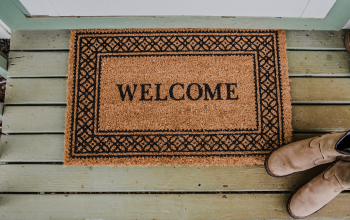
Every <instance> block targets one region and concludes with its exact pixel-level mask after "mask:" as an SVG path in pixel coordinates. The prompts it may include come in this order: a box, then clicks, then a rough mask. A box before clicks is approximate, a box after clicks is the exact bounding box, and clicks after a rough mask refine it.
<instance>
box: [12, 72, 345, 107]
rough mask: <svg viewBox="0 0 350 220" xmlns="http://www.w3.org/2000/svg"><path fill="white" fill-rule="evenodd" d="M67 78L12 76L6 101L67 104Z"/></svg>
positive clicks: (13, 102) (14, 102)
mask: <svg viewBox="0 0 350 220" xmlns="http://www.w3.org/2000/svg"><path fill="white" fill-rule="evenodd" d="M66 80H67V79H66V78H10V79H8V80H7V85H6V87H7V88H6V96H5V103H7V104H20V103H22V104H66V88H67V82H66ZM349 80H350V79H349ZM349 100H350V99H349Z"/></svg>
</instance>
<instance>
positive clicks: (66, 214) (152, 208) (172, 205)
mask: <svg viewBox="0 0 350 220" xmlns="http://www.w3.org/2000/svg"><path fill="white" fill-rule="evenodd" d="M289 196H290V195H289V194H285V193H283V194H271V193H270V194H269V193H263V194H256V193H252V194H224V193H223V194H168V195H165V194H158V195H148V194H93V195H88V194H83V195H82V194H78V195H74V194H60V195H1V196H0V213H1V214H0V216H1V217H2V219H20V220H22V219H28V220H30V219H33V220H41V219H45V220H46V219H61V220H64V219H69V220H75V219H77V220H78V219H79V220H80V219H191V220H192V219H291V218H290V216H288V214H287V212H286V207H285V204H286V202H287V200H288V198H289ZM349 202H350V196H349V194H341V195H339V196H338V197H337V198H335V199H334V200H333V201H331V202H330V203H329V204H328V205H327V206H326V207H325V208H324V209H322V210H321V211H320V212H318V213H316V214H314V215H313V216H311V217H309V218H308V219H315V220H316V219H318V220H319V219H328V220H332V219H345V218H348V216H349V215H350V210H349Z"/></svg>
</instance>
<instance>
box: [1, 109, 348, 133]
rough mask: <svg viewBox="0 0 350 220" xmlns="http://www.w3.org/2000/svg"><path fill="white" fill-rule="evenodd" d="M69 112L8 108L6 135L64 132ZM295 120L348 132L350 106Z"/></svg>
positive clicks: (299, 114) (297, 127)
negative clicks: (66, 114)
mask: <svg viewBox="0 0 350 220" xmlns="http://www.w3.org/2000/svg"><path fill="white" fill-rule="evenodd" d="M65 111H66V107H65V106H5V108H4V115H3V118H4V120H3V132H5V133H56V132H63V131H64V127H65ZM292 118H293V121H292V124H293V130H294V131H295V132H328V131H343V130H348V129H350V105H294V106H293V108H292ZM325 119H326V120H325Z"/></svg>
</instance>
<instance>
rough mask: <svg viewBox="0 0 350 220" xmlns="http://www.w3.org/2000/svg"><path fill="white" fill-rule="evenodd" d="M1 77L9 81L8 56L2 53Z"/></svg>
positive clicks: (0, 58) (0, 59) (0, 56)
mask: <svg viewBox="0 0 350 220" xmlns="http://www.w3.org/2000/svg"><path fill="white" fill-rule="evenodd" d="M0 75H1V76H2V77H4V78H5V79H7V56H6V55H4V54H3V53H2V52H0Z"/></svg>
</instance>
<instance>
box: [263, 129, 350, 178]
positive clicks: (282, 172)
mask: <svg viewBox="0 0 350 220" xmlns="http://www.w3.org/2000/svg"><path fill="white" fill-rule="evenodd" d="M349 139H350V131H348V132H333V133H329V134H325V135H322V136H319V137H316V138H309V139H306V140H302V141H298V142H294V143H291V144H288V145H285V146H283V147H281V148H279V149H277V150H275V151H274V152H272V153H271V154H270V155H269V156H268V157H267V158H266V160H265V169H266V171H267V173H268V174H270V175H271V176H275V177H281V176H287V175H290V174H292V173H295V172H299V171H303V170H307V169H310V168H312V167H315V166H317V165H321V164H325V163H330V162H333V161H335V160H337V158H339V157H343V156H350V150H347V149H346V148H347V147H350V146H349V145H348V144H346V143H350V140H349Z"/></svg>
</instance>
